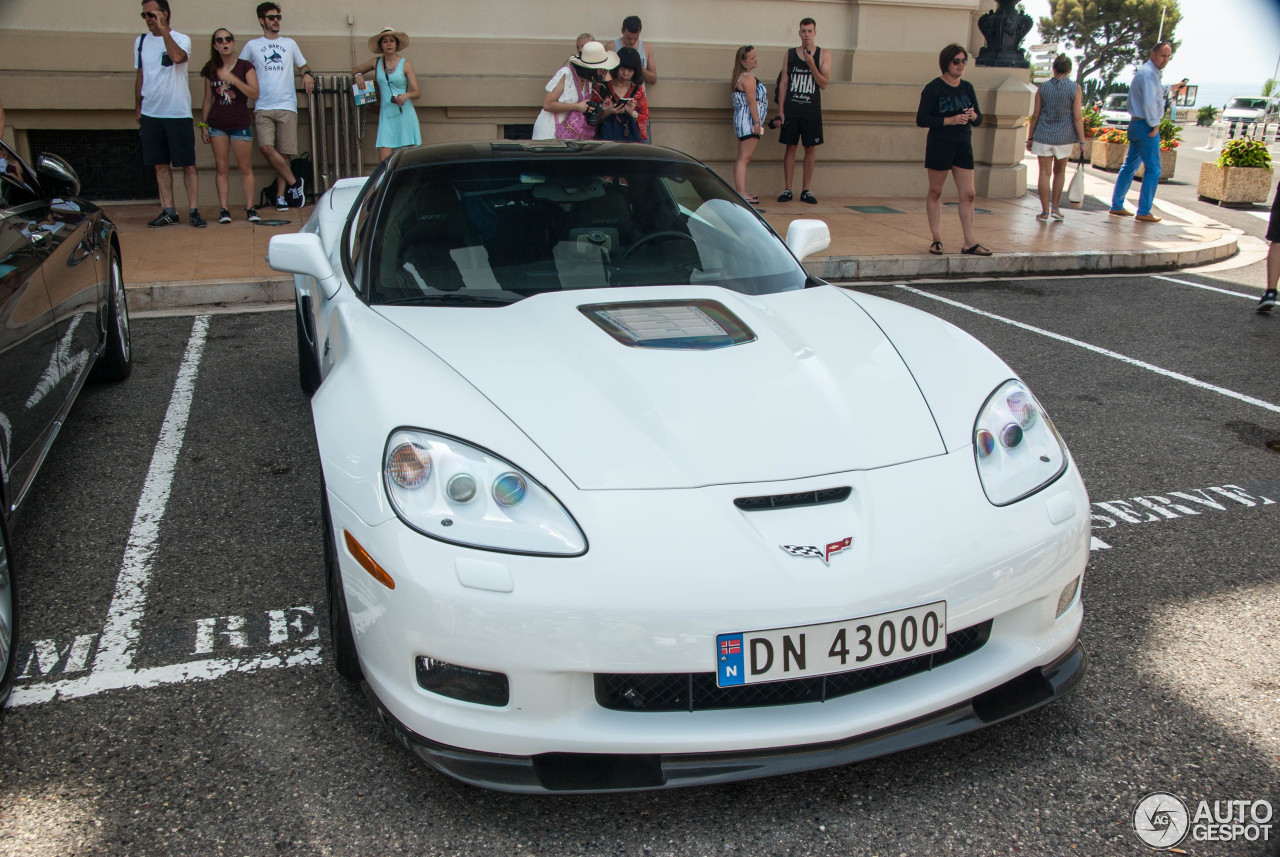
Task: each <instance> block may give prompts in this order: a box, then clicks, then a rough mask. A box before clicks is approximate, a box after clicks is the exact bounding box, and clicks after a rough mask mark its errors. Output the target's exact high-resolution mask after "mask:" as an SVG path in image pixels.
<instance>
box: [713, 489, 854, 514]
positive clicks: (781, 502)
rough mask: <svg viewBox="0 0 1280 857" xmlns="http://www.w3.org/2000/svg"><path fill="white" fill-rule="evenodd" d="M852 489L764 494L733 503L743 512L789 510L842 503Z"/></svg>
mask: <svg viewBox="0 0 1280 857" xmlns="http://www.w3.org/2000/svg"><path fill="white" fill-rule="evenodd" d="M851 493H853V489H851V488H849V487H848V486H845V487H842V488H823V489H822V490H820V491H801V492H799V493H797V494H766V495H764V496H762V497H739V498H738V499H736V500H734V501H733V505H735V506H737V507H738V508H739V509H741V510H742V511H744V512H760V511H763V510H765V509H791V508H794V507H796V506H821V505H823V504H825V503H843V502H844V501H845V500H847V499H849V495H850V494H851Z"/></svg>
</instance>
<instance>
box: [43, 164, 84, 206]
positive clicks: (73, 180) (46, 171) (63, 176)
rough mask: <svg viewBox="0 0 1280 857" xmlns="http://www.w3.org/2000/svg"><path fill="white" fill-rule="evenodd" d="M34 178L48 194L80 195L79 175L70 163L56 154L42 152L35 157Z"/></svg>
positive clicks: (61, 195)
mask: <svg viewBox="0 0 1280 857" xmlns="http://www.w3.org/2000/svg"><path fill="white" fill-rule="evenodd" d="M36 179H37V180H38V181H39V182H40V189H41V190H42V191H44V192H45V194H47V195H48V196H57V197H68V196H79V195H80V177H79V176H77V175H76V171H75V170H73V169H72V168H71V165H70V164H68V163H67V162H66V161H64V160H62V158H59V157H58V156H57V155H49V154H43V155H38V156H37V157H36Z"/></svg>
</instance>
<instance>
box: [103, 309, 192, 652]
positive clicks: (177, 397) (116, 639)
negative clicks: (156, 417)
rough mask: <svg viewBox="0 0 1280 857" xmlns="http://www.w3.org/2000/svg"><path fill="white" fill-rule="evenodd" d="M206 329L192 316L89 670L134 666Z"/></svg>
mask: <svg viewBox="0 0 1280 857" xmlns="http://www.w3.org/2000/svg"><path fill="white" fill-rule="evenodd" d="M208 332H209V316H207V315H200V316H196V318H195V321H194V323H193V324H192V325H191V338H190V339H188V340H187V350H186V353H184V354H183V355H182V365H181V366H180V367H179V368H178V380H177V381H176V382H175V383H174V385H173V395H172V396H171V397H170V398H169V409H168V410H167V411H166V412H165V415H164V424H163V425H162V426H161V427H160V439H159V441H157V443H156V448H155V452H154V453H152V455H151V466H150V467H149V468H148V469H147V479H146V482H144V483H143V486H142V496H141V497H140V498H139V499H138V508H137V511H136V512H135V513H134V516H133V527H132V529H130V531H129V542H128V544H127V545H126V547H125V551H124V561H123V562H122V563H121V566H120V575H119V577H117V578H116V591H115V595H114V596H113V597H112V599H111V607H110V609H108V611H107V621H106V624H105V625H104V626H103V628H102V639H101V643H100V644H99V646H98V656H97V657H96V658H95V659H94V662H93V671H94V672H95V673H99V672H119V671H124V670H131V669H132V668H133V656H134V653H135V652H136V651H137V649H138V622H139V621H140V620H141V619H142V608H143V606H144V605H145V604H146V600H147V584H148V583H149V582H150V580H151V561H152V558H153V556H154V554H155V550H156V541H157V538H158V536H159V533H160V522H161V520H163V519H164V512H165V507H166V506H168V504H169V489H170V488H171V487H172V486H173V471H174V467H175V466H176V465H177V462H178V453H179V452H181V451H182V438H183V436H184V435H185V434H186V431H187V417H188V416H189V415H190V413H191V398H192V394H193V393H194V391H195V386H196V374H197V373H198V372H199V371H200V357H201V355H203V354H204V342H205V337H206V335H207V334H208Z"/></svg>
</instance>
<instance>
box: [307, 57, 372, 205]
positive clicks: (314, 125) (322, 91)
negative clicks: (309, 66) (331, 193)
mask: <svg viewBox="0 0 1280 857" xmlns="http://www.w3.org/2000/svg"><path fill="white" fill-rule="evenodd" d="M353 83H354V81H353V79H352V77H351V75H348V74H333V75H317V76H316V78H315V86H314V88H313V90H312V92H311V94H310V95H308V96H307V111H308V116H309V118H310V124H311V162H312V164H313V168H314V170H315V185H316V193H317V194H320V193H324V192H325V191H326V190H328V189H329V188H331V187H333V184H334V182H336V181H337V180H338V179H344V178H349V177H352V176H362V175H364V158H363V152H364V117H363V115H362V114H361V113H360V108H359V107H358V106H356V104H355V100H354V99H353V98H352V97H351V86H352V84H353Z"/></svg>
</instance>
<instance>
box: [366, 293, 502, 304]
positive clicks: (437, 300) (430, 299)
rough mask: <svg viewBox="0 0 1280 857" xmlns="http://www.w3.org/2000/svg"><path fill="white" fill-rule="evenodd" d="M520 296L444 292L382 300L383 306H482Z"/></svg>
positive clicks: (500, 302)
mask: <svg viewBox="0 0 1280 857" xmlns="http://www.w3.org/2000/svg"><path fill="white" fill-rule="evenodd" d="M517 300H519V298H499V297H491V296H489V295H474V294H467V293H465V292H442V293H440V294H438V295H416V296H414V297H411V298H396V299H395V300H392V301H381V302H380V303H381V305H382V306H397V305H404V304H478V305H481V306H506V305H507V304H513V303H515V302H516V301H517Z"/></svg>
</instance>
